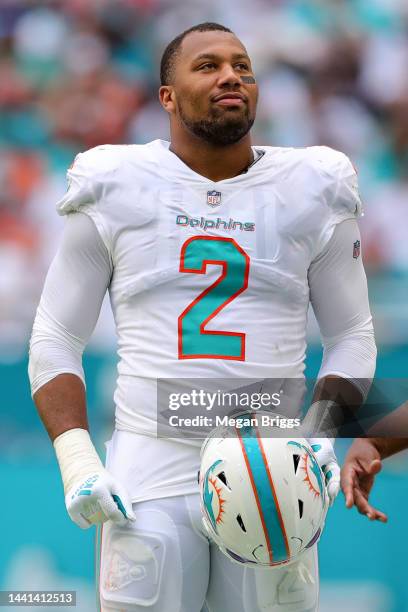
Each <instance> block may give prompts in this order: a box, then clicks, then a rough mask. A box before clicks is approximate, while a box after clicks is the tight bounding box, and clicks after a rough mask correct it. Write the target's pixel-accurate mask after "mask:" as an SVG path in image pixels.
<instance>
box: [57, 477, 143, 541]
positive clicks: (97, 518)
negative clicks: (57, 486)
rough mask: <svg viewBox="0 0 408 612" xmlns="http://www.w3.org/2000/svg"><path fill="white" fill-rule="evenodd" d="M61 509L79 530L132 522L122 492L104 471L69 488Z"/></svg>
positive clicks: (130, 508) (118, 485) (125, 495)
mask: <svg viewBox="0 0 408 612" xmlns="http://www.w3.org/2000/svg"><path fill="white" fill-rule="evenodd" d="M65 505H66V507H67V510H68V514H69V516H70V517H71V519H72V520H73V521H74V523H76V524H77V525H78V526H79V527H81V529H88V527H90V526H91V525H96V524H100V523H104V522H105V521H108V520H111V521H113V522H114V523H116V524H117V525H122V526H123V525H126V523H127V521H134V520H135V518H136V517H135V515H134V513H133V511H132V504H131V501H130V499H129V496H128V494H127V492H126V490H125V488H124V487H123V485H122V484H120V483H119V482H118V481H117V480H116V479H115V478H114V477H113V476H112V475H111V474H110V473H109V472H108V471H107V470H105V469H103V471H99V472H94V473H93V474H89V476H88V477H86V478H84V479H83V480H81V481H79V482H78V483H76V484H75V485H74V486H73V487H71V489H70V490H69V491H68V493H67V495H66V496H65Z"/></svg>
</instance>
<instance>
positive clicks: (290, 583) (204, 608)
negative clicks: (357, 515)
mask: <svg viewBox="0 0 408 612" xmlns="http://www.w3.org/2000/svg"><path fill="white" fill-rule="evenodd" d="M133 509H134V511H135V514H136V517H137V520H136V522H135V523H132V524H129V525H128V526H126V527H117V526H116V525H114V524H113V523H111V522H110V521H109V522H108V523H106V524H105V525H104V526H103V528H102V535H101V563H100V602H101V610H102V612H315V611H316V610H317V602H318V563H317V547H316V546H314V547H313V548H312V549H311V550H309V551H307V552H306V553H305V554H304V555H303V556H302V558H301V560H300V561H298V562H297V563H294V564H291V565H290V566H289V567H286V568H285V567H281V568H260V567H259V568H255V569H254V568H252V567H245V566H241V565H239V564H236V563H234V562H232V561H230V560H229V559H228V558H227V557H226V556H225V555H223V554H222V553H221V552H220V551H219V549H218V548H217V546H216V545H214V544H210V543H209V541H208V539H207V538H206V536H205V535H204V532H203V530H202V526H201V511H200V505H199V496H198V494H194V495H186V496H177V497H167V498H162V499H158V500H151V501H142V502H139V503H135V504H134V505H133Z"/></svg>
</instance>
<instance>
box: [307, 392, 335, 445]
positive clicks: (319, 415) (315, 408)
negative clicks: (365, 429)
mask: <svg viewBox="0 0 408 612" xmlns="http://www.w3.org/2000/svg"><path fill="white" fill-rule="evenodd" d="M344 423H345V415H344V406H340V405H339V404H337V403H336V402H334V401H333V400H319V401H317V402H313V404H312V405H311V406H310V408H309V410H308V412H307V414H306V416H305V418H304V419H303V424H302V428H303V435H304V436H305V437H306V438H336V437H337V435H338V433H339V430H340V429H341V427H342V426H343V425H344Z"/></svg>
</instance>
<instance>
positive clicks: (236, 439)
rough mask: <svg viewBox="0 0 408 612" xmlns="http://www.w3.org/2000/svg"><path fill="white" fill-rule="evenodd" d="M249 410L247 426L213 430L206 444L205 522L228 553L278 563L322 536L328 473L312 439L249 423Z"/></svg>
mask: <svg viewBox="0 0 408 612" xmlns="http://www.w3.org/2000/svg"><path fill="white" fill-rule="evenodd" d="M261 414H262V412H260V411H259V412H257V413H256V415H257V417H258V420H259V417H260V415H261ZM263 414H265V413H263ZM269 415H270V413H269ZM251 417H252V422H253V417H254V415H253V414H252V415H250V414H246V415H244V416H241V417H239V418H240V419H241V422H240V424H241V425H244V426H242V427H222V428H218V429H216V430H214V431H213V432H212V433H211V435H210V436H209V437H208V438H207V440H206V441H205V442H204V444H203V447H202V450H201V468H200V476H199V484H200V498H201V509H202V513H203V523H204V526H205V528H206V531H207V532H208V534H209V536H210V538H211V539H212V540H213V541H214V542H215V543H216V544H217V545H218V546H219V548H220V549H221V550H222V552H224V553H225V554H226V555H227V556H228V557H230V558H231V559H233V560H235V561H237V562H239V563H244V564H248V565H253V564H257V565H264V566H280V565H283V564H288V563H290V562H292V561H294V560H296V559H298V557H299V555H300V554H301V553H302V552H303V551H304V550H306V549H307V548H309V547H311V546H312V545H313V544H315V543H316V542H317V541H318V539H319V537H320V535H321V532H322V530H323V526H324V520H325V517H326V512H327V508H328V496H327V492H326V488H325V481H324V475H323V473H322V471H321V469H320V467H319V465H318V463H317V461H316V459H315V456H314V453H313V451H312V449H311V447H310V445H309V443H308V442H307V440H305V439H304V438H293V439H291V438H281V437H273V434H272V432H271V429H272V428H270V427H269V428H268V431H267V432H266V430H265V429H264V430H262V428H258V427H257V426H256V425H248V426H246V423H247V422H249V420H250V418H251ZM244 418H245V419H247V421H244ZM258 422H259V421H258ZM262 432H263V437H262ZM265 433H267V434H268V436H266V435H265ZM277 435H279V434H277ZM280 435H282V431H281V430H280Z"/></svg>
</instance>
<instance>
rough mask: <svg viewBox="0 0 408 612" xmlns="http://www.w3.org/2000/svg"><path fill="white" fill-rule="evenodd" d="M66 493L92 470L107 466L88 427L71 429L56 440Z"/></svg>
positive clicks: (55, 447)
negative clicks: (100, 456) (87, 429)
mask: <svg viewBox="0 0 408 612" xmlns="http://www.w3.org/2000/svg"><path fill="white" fill-rule="evenodd" d="M54 449H55V453H56V455H57V460H58V464H59V467H60V470H61V476H62V482H63V485H64V493H65V495H66V494H67V492H68V491H69V490H70V489H71V487H72V486H73V485H74V484H75V483H76V482H77V481H78V480H81V479H84V478H85V477H87V476H89V474H91V473H92V472H101V471H104V470H105V468H104V466H103V464H102V461H101V460H100V458H99V455H98V453H97V452H96V449H95V447H94V445H93V444H92V440H91V438H90V436H89V433H88V432H87V431H86V429H79V428H78V429H69V430H68V431H64V433H62V434H61V435H60V436H58V437H57V438H55V440H54Z"/></svg>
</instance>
